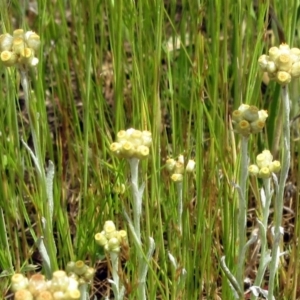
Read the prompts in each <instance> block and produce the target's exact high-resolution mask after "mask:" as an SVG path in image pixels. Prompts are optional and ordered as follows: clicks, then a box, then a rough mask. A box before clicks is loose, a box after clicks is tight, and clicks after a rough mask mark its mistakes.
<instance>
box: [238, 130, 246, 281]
mask: <svg viewBox="0 0 300 300" xmlns="http://www.w3.org/2000/svg"><path fill="white" fill-rule="evenodd" d="M248 140H249V137H244V136H242V140H241V171H240V181H239V186H240V193H239V212H238V238H239V250H238V251H239V253H238V269H237V276H236V278H237V280H238V283H239V286H240V287H242V286H244V283H243V280H244V268H245V251H244V246H245V244H246V219H247V202H246V189H247V186H246V182H247V176H248V153H247V150H248Z"/></svg>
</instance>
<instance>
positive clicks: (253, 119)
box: [232, 104, 268, 137]
mask: <svg viewBox="0 0 300 300" xmlns="http://www.w3.org/2000/svg"><path fill="white" fill-rule="evenodd" d="M267 117H268V113H267V111H265V110H258V108H257V107H256V106H250V105H247V104H242V105H241V106H240V107H239V108H238V109H237V110H234V111H233V113H232V123H233V124H234V127H235V130H236V132H238V133H239V134H241V135H242V136H245V137H247V136H249V135H250V134H251V133H258V132H260V131H262V129H263V128H264V127H265V122H266V119H267Z"/></svg>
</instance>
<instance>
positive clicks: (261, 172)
mask: <svg viewBox="0 0 300 300" xmlns="http://www.w3.org/2000/svg"><path fill="white" fill-rule="evenodd" d="M258 176H259V177H260V178H269V177H270V176H271V172H270V169H269V168H268V167H263V168H261V169H260V170H259V174H258Z"/></svg>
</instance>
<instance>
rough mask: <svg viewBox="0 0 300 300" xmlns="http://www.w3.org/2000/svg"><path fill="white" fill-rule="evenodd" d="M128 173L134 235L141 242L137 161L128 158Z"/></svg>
mask: <svg viewBox="0 0 300 300" xmlns="http://www.w3.org/2000/svg"><path fill="white" fill-rule="evenodd" d="M129 164H130V172H131V189H132V196H133V203H132V206H133V226H134V229H135V234H136V236H137V238H138V239H139V240H141V225H140V219H141V213H142V195H143V193H140V191H139V188H138V168H139V159H138V158H130V159H129Z"/></svg>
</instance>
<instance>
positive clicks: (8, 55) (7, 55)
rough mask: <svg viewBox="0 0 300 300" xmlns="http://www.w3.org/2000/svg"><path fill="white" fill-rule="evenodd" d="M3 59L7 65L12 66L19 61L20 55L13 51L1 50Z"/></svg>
mask: <svg viewBox="0 0 300 300" xmlns="http://www.w3.org/2000/svg"><path fill="white" fill-rule="evenodd" d="M0 56H1V61H2V63H3V64H4V65H5V66H6V67H11V66H13V65H15V64H16V63H17V61H18V57H17V55H16V53H14V52H11V51H3V52H1V55H0Z"/></svg>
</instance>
